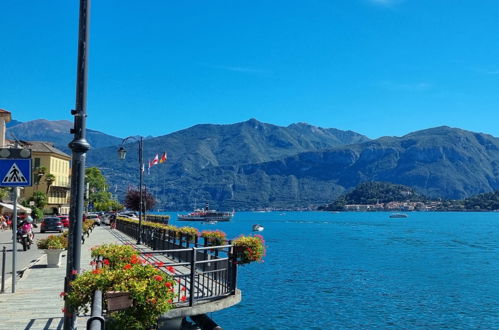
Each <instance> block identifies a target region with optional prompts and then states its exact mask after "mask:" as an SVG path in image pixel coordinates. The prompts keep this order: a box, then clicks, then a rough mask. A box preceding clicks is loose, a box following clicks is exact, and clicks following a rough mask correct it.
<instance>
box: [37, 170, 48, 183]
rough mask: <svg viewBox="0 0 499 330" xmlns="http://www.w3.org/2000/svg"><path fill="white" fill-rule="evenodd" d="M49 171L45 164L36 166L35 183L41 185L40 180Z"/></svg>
mask: <svg viewBox="0 0 499 330" xmlns="http://www.w3.org/2000/svg"><path fill="white" fill-rule="evenodd" d="M46 173H47V168H46V167H45V166H40V167H37V168H35V171H34V178H35V184H36V185H39V184H40V181H41V180H42V178H43V176H44V175H45V174H46Z"/></svg>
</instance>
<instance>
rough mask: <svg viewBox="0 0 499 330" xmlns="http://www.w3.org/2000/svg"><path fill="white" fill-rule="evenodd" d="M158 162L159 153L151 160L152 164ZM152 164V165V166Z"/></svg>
mask: <svg viewBox="0 0 499 330" xmlns="http://www.w3.org/2000/svg"><path fill="white" fill-rule="evenodd" d="M158 162H159V155H158V154H156V156H155V157H154V159H153V160H152V161H151V164H152V165H156V164H157V163H158ZM152 165H151V166H152Z"/></svg>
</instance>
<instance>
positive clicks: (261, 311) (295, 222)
mask: <svg viewBox="0 0 499 330" xmlns="http://www.w3.org/2000/svg"><path fill="white" fill-rule="evenodd" d="M168 214H171V215H172V221H171V223H172V224H174V225H178V226H185V225H193V226H195V227H197V228H199V229H200V230H204V229H221V230H223V231H225V232H226V233H227V234H228V236H229V237H230V238H233V237H236V236H238V235H239V234H251V233H252V232H251V226H252V225H253V224H255V223H259V224H261V225H263V226H264V227H265V230H264V231H263V232H261V234H262V235H263V236H264V237H265V240H266V245H267V256H266V257H265V262H264V263H254V264H250V265H247V266H243V267H240V268H239V276H238V287H239V288H240V289H241V291H242V294H243V300H242V302H241V303H240V304H238V305H236V306H234V307H231V308H229V309H226V310H224V311H220V312H216V313H212V314H210V316H211V317H212V318H213V319H214V320H215V321H216V322H217V323H218V324H220V325H221V326H222V327H223V328H224V329H229V330H231V329H365V328H370V329H372V328H393V329H395V328H397V329H401V328H403V329H418V328H419V329H428V328H433V329H436V328H439V329H440V328H451V329H478V328H481V329H494V328H495V329H499V213H424V212H420V213H416V212H414V213H408V214H409V217H408V218H406V219H390V218H389V213H357V212H351V213H349V212H346V213H329V212H285V213H279V212H271V213H252V212H239V213H237V214H236V216H235V217H234V219H233V220H232V221H231V222H230V223H218V224H215V225H209V224H195V223H186V222H177V221H176V220H175V219H176V216H175V213H168Z"/></svg>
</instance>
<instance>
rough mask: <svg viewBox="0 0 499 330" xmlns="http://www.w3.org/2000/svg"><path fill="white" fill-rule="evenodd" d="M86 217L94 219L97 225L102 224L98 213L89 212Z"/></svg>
mask: <svg viewBox="0 0 499 330" xmlns="http://www.w3.org/2000/svg"><path fill="white" fill-rule="evenodd" d="M84 218H85V219H91V220H94V221H95V224H96V225H97V226H100V224H101V219H100V217H99V216H98V215H97V214H87V215H86V216H85V217H84Z"/></svg>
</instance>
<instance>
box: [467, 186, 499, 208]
mask: <svg viewBox="0 0 499 330" xmlns="http://www.w3.org/2000/svg"><path fill="white" fill-rule="evenodd" d="M463 204H464V207H465V208H466V209H467V210H471V211H495V210H499V190H496V191H495V192H491V193H484V194H479V195H476V196H473V197H470V198H466V199H465V200H464V201H463Z"/></svg>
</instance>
